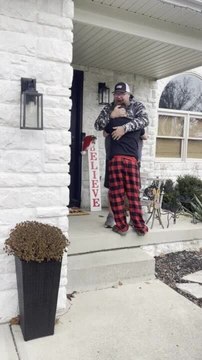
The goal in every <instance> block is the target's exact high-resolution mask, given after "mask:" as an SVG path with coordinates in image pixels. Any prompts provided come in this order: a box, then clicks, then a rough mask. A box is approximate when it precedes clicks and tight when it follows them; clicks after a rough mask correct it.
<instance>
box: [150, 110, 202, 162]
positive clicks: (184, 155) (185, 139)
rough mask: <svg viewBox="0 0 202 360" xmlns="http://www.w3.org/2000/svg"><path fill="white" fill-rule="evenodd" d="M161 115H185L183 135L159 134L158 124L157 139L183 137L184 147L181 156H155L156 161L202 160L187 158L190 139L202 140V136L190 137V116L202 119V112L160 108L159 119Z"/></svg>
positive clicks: (200, 160) (199, 160)
mask: <svg viewBox="0 0 202 360" xmlns="http://www.w3.org/2000/svg"><path fill="white" fill-rule="evenodd" d="M159 115H174V116H175V115H176V116H179V115H181V116H183V117H184V128H183V136H176V137H174V136H158V126H157V130H156V131H157V134H156V139H158V138H159V139H182V148H181V157H180V158H169V157H155V161H156V162H171V161H172V162H173V163H174V162H176V163H179V162H180V163H181V162H188V163H189V162H193V161H194V162H202V158H201V159H199V158H187V150H188V140H196V141H202V138H193V137H189V136H188V135H189V122H190V117H198V118H201V119H202V113H201V112H195V111H184V110H173V109H161V108H159V109H158V120H159Z"/></svg>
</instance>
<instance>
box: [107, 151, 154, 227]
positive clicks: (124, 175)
mask: <svg viewBox="0 0 202 360" xmlns="http://www.w3.org/2000/svg"><path fill="white" fill-rule="evenodd" d="M139 190H140V174H139V166H138V162H137V160H136V159H135V158H134V157H129V156H124V155H118V156H114V157H113V158H112V160H110V162H109V200H110V205H111V208H112V211H113V214H114V219H115V222H116V227H117V228H118V229H119V230H120V231H127V230H128V224H127V221H126V215H125V211H124V210H125V206H124V198H125V195H126V196H127V198H128V203H129V212H130V218H131V220H132V222H133V224H134V228H135V229H136V230H137V231H139V232H142V233H146V232H147V231H148V228H147V226H146V224H145V222H144V219H143V217H142V207H141V203H140V198H139Z"/></svg>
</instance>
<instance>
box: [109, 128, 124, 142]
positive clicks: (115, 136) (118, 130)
mask: <svg viewBox="0 0 202 360" xmlns="http://www.w3.org/2000/svg"><path fill="white" fill-rule="evenodd" d="M113 129H114V131H113V132H112V138H113V140H119V139H120V138H121V137H122V136H123V135H124V134H125V129H124V127H123V126H116V127H113Z"/></svg>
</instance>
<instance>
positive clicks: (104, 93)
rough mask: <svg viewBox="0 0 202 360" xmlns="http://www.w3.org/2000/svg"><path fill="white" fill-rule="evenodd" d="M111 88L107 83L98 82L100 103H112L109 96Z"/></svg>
mask: <svg viewBox="0 0 202 360" xmlns="http://www.w3.org/2000/svg"><path fill="white" fill-rule="evenodd" d="M109 92H110V89H109V88H108V87H107V86H106V84H105V83H98V104H99V105H106V104H109V103H110V98H109Z"/></svg>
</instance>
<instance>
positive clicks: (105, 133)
mask: <svg viewBox="0 0 202 360" xmlns="http://www.w3.org/2000/svg"><path fill="white" fill-rule="evenodd" d="M102 134H103V136H104V138H106V137H107V136H109V134H108V133H107V132H106V131H105V130H103V133H102Z"/></svg>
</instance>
